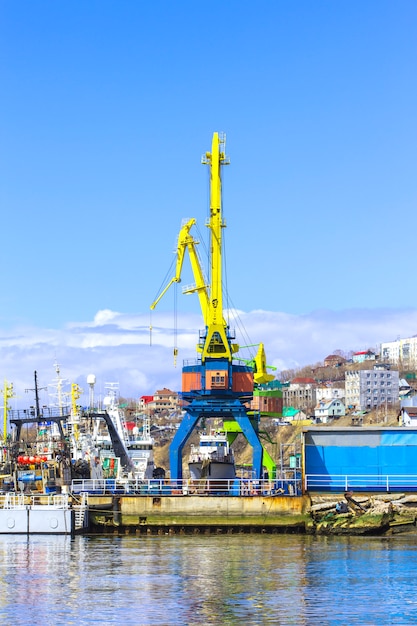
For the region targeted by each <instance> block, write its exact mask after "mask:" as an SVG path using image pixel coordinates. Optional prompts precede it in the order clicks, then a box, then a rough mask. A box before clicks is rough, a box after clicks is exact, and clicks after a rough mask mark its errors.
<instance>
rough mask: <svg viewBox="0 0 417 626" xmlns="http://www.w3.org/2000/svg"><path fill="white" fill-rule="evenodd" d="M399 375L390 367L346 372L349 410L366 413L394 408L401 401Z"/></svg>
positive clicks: (379, 366) (346, 397)
mask: <svg viewBox="0 0 417 626" xmlns="http://www.w3.org/2000/svg"><path fill="white" fill-rule="evenodd" d="M399 388H400V385H399V374H398V372H397V371H395V370H391V369H390V368H389V366H386V365H385V366H384V365H375V366H374V367H373V369H369V370H368V369H367V370H348V371H347V372H345V405H346V408H347V409H356V410H360V411H365V410H369V409H374V408H376V407H379V406H383V405H385V406H392V405H394V404H396V403H397V402H398V401H399Z"/></svg>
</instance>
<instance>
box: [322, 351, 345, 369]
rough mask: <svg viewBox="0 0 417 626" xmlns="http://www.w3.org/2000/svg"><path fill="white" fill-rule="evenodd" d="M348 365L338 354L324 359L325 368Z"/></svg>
mask: <svg viewBox="0 0 417 626" xmlns="http://www.w3.org/2000/svg"><path fill="white" fill-rule="evenodd" d="M345 363H346V359H345V358H344V357H343V356H339V355H338V354H329V356H326V358H325V359H324V367H340V366H341V365H344V364H345Z"/></svg>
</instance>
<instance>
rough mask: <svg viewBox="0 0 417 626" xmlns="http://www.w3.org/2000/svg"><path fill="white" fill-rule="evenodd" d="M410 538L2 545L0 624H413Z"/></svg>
mask: <svg viewBox="0 0 417 626" xmlns="http://www.w3.org/2000/svg"><path fill="white" fill-rule="evenodd" d="M416 539H417V537H416V536H415V535H397V536H393V537H390V538H363V537H311V536H300V535H256V534H242V535H193V536H187V535H166V536H160V535H153V536H145V537H144V536H131V535H129V536H128V535H126V536H115V535H107V536H77V537H75V538H70V537H65V536H46V537H42V536H38V537H37V536H30V537H24V536H2V537H0V569H1V576H0V623H2V624H13V625H15V626H19V625H23V624H25V625H27V624H31V625H37V624H42V625H44V626H45V625H54V626H56V625H60V624H74V625H75V624H76V625H83V624H100V625H101V624H103V625H105V624H120V625H128V624H135V625H147V624H155V625H158V626H168V625H171V624H172V625H174V624H175V625H176V626H177V625H183V624H184V625H200V624H201V625H203V624H204V625H209V624H213V625H214V624H215V625H216V626H218V625H220V624H228V625H236V626H237V625H239V626H241V625H243V624H244V625H245V626H247V625H249V624H296V625H306V626H307V625H309V626H311V625H313V624H320V625H336V624H337V625H339V624H340V625H342V624H343V625H347V624H369V625H374V624H378V625H379V626H380V625H381V624H382V625H383V624H416V623H417V591H416V580H417V541H416Z"/></svg>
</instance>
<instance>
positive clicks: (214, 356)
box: [151, 133, 270, 479]
mask: <svg viewBox="0 0 417 626" xmlns="http://www.w3.org/2000/svg"><path fill="white" fill-rule="evenodd" d="M202 163H203V164H205V165H208V166H209V171H210V218H209V220H208V223H207V226H208V228H209V231H210V232H209V235H210V237H209V238H210V241H209V258H210V268H209V280H208V281H207V280H206V279H205V277H204V273H203V271H202V268H201V264H200V261H199V257H198V254H197V245H198V241H197V240H195V239H194V237H193V236H192V234H191V233H190V230H191V228H192V227H193V226H194V224H195V219H190V220H188V221H187V222H186V223H185V224H184V225H183V226H182V228H181V230H180V233H179V236H178V242H177V259H176V268H175V274H174V276H173V277H172V278H171V279H170V281H169V282H168V284H167V285H166V286H165V287H164V288H163V290H162V291H161V293H160V295H159V296H158V297H157V298H156V300H155V301H154V302H153V303H152V304H151V309H154V308H155V307H156V305H157V304H158V302H159V301H160V300H161V298H162V297H163V295H164V294H165V293H166V292H167V291H168V289H169V287H170V286H171V285H172V284H173V283H179V282H180V281H181V271H182V266H183V261H184V256H185V252H186V250H188V253H189V256H190V262H191V267H192V271H193V274H194V280H195V285H194V286H193V287H191V288H187V289H186V290H185V292H186V293H197V294H198V297H199V301H200V307H201V311H202V315H203V320H204V324H205V329H204V331H203V332H200V336H199V342H198V344H197V353H198V354H199V357H198V359H197V361H196V363H193V364H191V363H187V364H185V365H184V366H183V368H182V398H183V400H184V402H185V405H184V408H185V416H184V417H183V419H182V421H181V424H180V425H179V428H178V430H177V432H176V434H175V436H174V439H173V441H172V443H171V446H170V470H171V478H172V479H181V478H182V450H183V447H184V445H185V443H186V442H187V440H188V438H189V436H190V435H191V433H192V431H193V429H194V427H195V426H196V424H197V422H198V421H199V419H205V418H207V417H211V418H214V419H221V420H222V421H223V423H225V421H231V422H236V427H239V432H242V433H243V435H244V436H245V437H246V439H247V440H248V442H249V443H250V445H251V446H252V448H253V472H254V476H255V477H256V478H260V477H261V476H262V466H263V463H262V461H263V447H262V444H261V442H260V441H259V436H258V421H259V420H258V418H256V417H255V416H250V415H249V414H248V410H247V405H248V404H249V403H250V401H251V400H252V398H253V390H254V373H255V374H256V376H257V379H258V380H257V382H263V381H265V380H268V379H270V378H269V375H268V374H267V373H266V363H265V352H264V349H263V346H262V347H261V348H260V351H258V354H257V356H256V357H255V359H254V360H252V361H251V362H248V364H245V365H240V364H238V363H236V361H237V360H238V359H237V358H236V357H235V359H234V357H233V355H234V354H236V352H238V350H239V346H238V344H237V343H234V342H233V340H234V336H233V333H232V332H231V331H230V328H229V325H228V323H227V321H226V320H225V317H224V313H223V281H222V230H223V228H224V227H225V223H224V221H223V217H222V184H221V167H222V166H223V165H228V164H229V159H228V158H227V157H226V153H225V137H224V136H220V135H219V133H214V134H213V139H212V146H211V152H206V153H205V155H204V156H203V158H202ZM234 360H235V362H233V361H234ZM236 432H237V430H236Z"/></svg>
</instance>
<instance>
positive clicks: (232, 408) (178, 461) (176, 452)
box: [169, 397, 263, 480]
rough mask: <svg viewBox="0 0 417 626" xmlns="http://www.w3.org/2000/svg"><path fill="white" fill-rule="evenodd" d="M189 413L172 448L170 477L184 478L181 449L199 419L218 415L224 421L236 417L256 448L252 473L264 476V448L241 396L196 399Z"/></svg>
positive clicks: (175, 478) (187, 411)
mask: <svg viewBox="0 0 417 626" xmlns="http://www.w3.org/2000/svg"><path fill="white" fill-rule="evenodd" d="M185 411H186V414H185V416H184V417H183V419H182V421H181V424H180V426H179V428H178V430H177V432H176V434H175V437H174V439H173V440H172V443H171V445H170V448H169V464H170V470H171V480H181V479H182V451H183V448H184V446H185V444H186V443H187V441H188V439H189V437H190V436H191V433H192V432H193V430H194V428H195V426H196V425H197V422H198V420H199V419H200V418H218V419H222V420H236V422H237V423H238V424H239V426H240V428H241V430H242V433H243V434H244V436H245V437H246V439H247V441H248V443H249V444H250V445H251V446H252V449H253V460H252V466H253V475H254V478H255V479H261V478H262V456H263V448H262V444H261V442H260V441H259V437H258V433H257V431H256V430H255V428H254V427H253V423H252V422H251V420H250V418H249V416H248V415H247V413H246V409H245V407H244V406H243V404H242V403H241V402H240V400H239V399H227V398H222V399H219V400H214V399H210V400H207V399H202V398H201V397H200V398H198V399H196V400H193V401H192V402H191V403H190V404H189V405H188V406H187V407H186V408H185Z"/></svg>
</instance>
